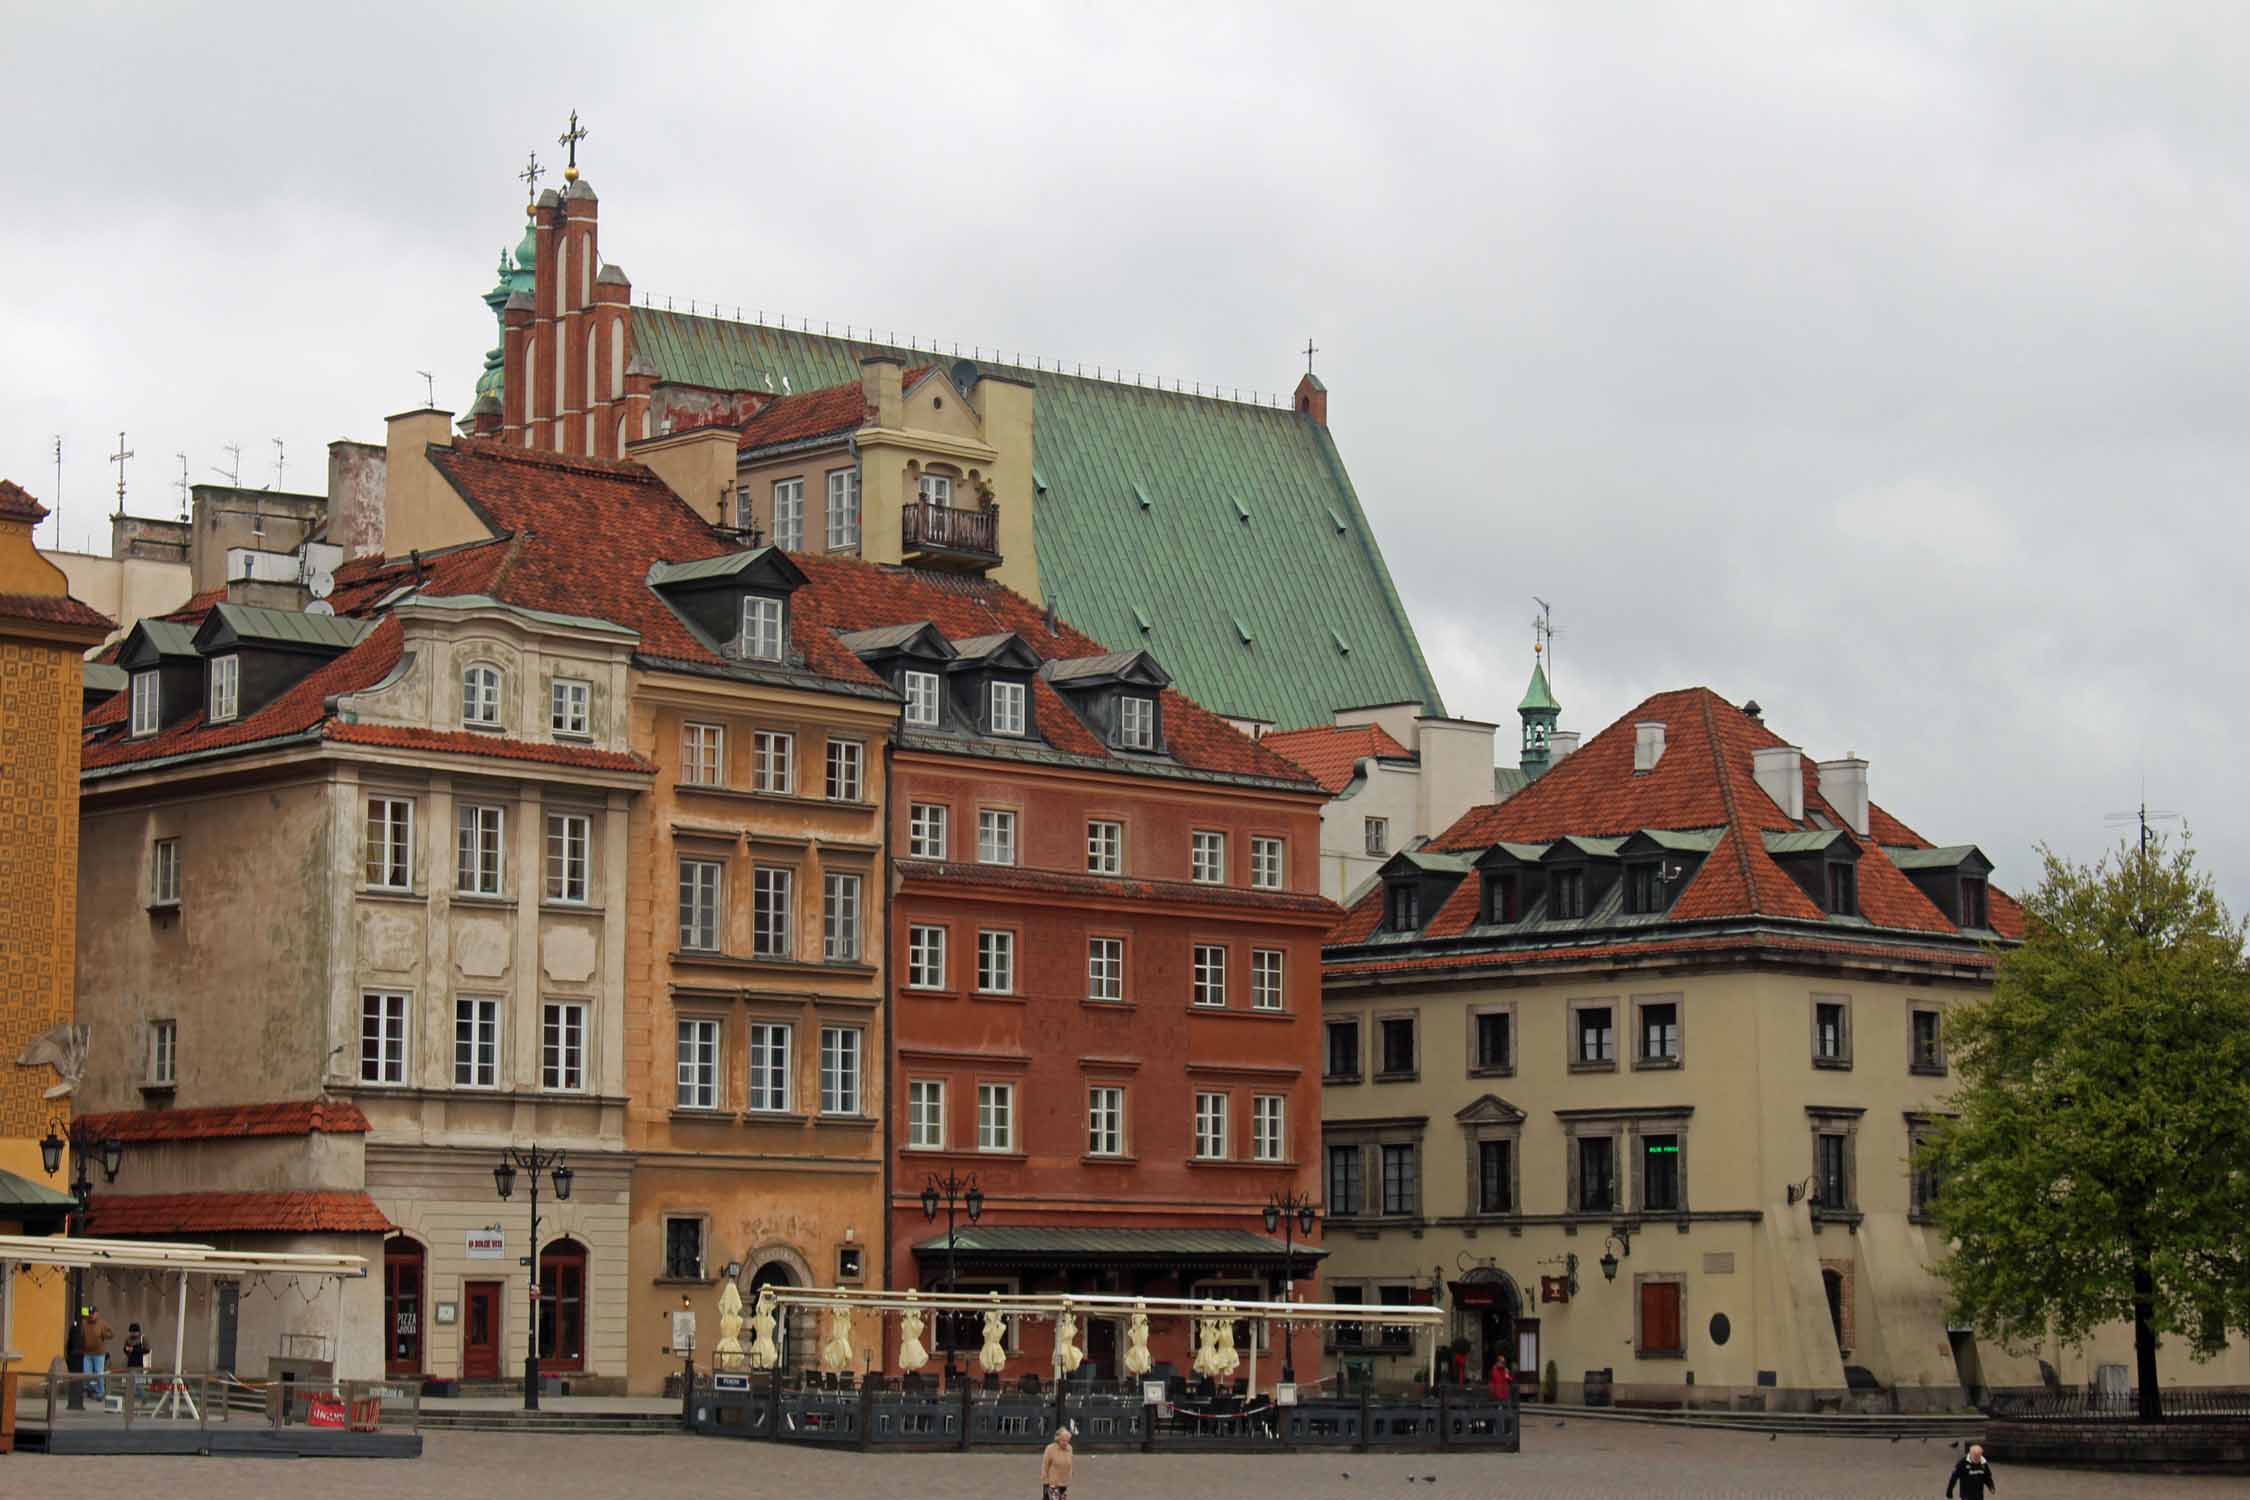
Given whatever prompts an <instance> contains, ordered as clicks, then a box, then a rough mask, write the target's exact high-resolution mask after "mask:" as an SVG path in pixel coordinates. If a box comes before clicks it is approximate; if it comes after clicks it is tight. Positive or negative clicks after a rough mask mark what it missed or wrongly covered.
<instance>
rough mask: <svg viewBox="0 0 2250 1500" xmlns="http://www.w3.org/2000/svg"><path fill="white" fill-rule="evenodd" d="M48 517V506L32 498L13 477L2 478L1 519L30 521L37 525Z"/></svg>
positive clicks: (0, 483)
mask: <svg viewBox="0 0 2250 1500" xmlns="http://www.w3.org/2000/svg"><path fill="white" fill-rule="evenodd" d="M46 519H47V507H46V506H44V505H41V504H40V503H39V502H38V501H36V500H34V499H32V498H31V495H30V493H29V492H28V491H27V490H25V489H24V487H23V486H22V485H20V484H18V483H16V482H15V481H14V480H12V479H0V521H29V522H30V523H31V524H32V525H34V526H36V525H38V524H39V523H40V522H41V521H44V520H46Z"/></svg>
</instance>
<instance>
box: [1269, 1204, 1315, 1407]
mask: <svg viewBox="0 0 2250 1500" xmlns="http://www.w3.org/2000/svg"><path fill="white" fill-rule="evenodd" d="M1319 1222H1320V1215H1319V1213H1318V1212H1317V1211H1316V1210H1315V1209H1314V1207H1313V1200H1312V1199H1310V1198H1308V1197H1306V1196H1304V1195H1303V1194H1302V1193H1299V1192H1297V1191H1295V1190H1294V1189H1292V1190H1290V1191H1289V1192H1286V1193H1279V1194H1276V1195H1274V1196H1272V1197H1270V1198H1268V1199H1267V1200H1266V1233H1268V1234H1272V1233H1273V1232H1274V1231H1276V1230H1279V1231H1280V1232H1281V1260H1282V1272H1281V1276H1282V1288H1283V1290H1282V1300H1283V1301H1285V1302H1294V1301H1296V1300H1297V1240H1298V1238H1299V1237H1300V1236H1302V1237H1303V1238H1305V1239H1308V1240H1309V1239H1311V1238H1312V1234H1313V1226H1314V1225H1316V1224H1318V1223H1319ZM1281 1378H1282V1379H1283V1380H1285V1381H1287V1382H1289V1383H1290V1384H1292V1385H1294V1384H1295V1383H1296V1380H1297V1324H1296V1320H1295V1319H1285V1320H1284V1321H1283V1322H1282V1325H1281Z"/></svg>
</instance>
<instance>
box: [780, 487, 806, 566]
mask: <svg viewBox="0 0 2250 1500" xmlns="http://www.w3.org/2000/svg"><path fill="white" fill-rule="evenodd" d="M773 544H774V545H775V546H776V547H779V548H780V549H781V550H782V551H784V552H802V551H804V550H805V482H804V481H803V480H802V479H781V480H776V481H775V482H774V487H773Z"/></svg>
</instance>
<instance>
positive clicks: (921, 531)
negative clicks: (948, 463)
mask: <svg viewBox="0 0 2250 1500" xmlns="http://www.w3.org/2000/svg"><path fill="white" fill-rule="evenodd" d="M899 549H900V551H901V552H902V553H903V554H904V555H905V556H906V557H908V558H910V559H913V560H915V561H918V562H921V563H923V564H925V565H926V566H929V567H935V568H960V569H963V570H965V571H969V572H980V573H981V572H982V571H984V570H985V569H986V568H989V567H991V566H992V565H993V564H994V563H996V562H998V561H1000V509H999V507H998V506H986V507H985V508H984V509H983V510H954V509H952V508H951V507H950V506H944V505H925V504H922V503H921V502H919V501H916V502H913V503H911V504H909V505H908V506H907V507H906V509H905V510H904V511H902V512H900V514H899Z"/></svg>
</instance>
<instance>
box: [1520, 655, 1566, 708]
mask: <svg viewBox="0 0 2250 1500" xmlns="http://www.w3.org/2000/svg"><path fill="white" fill-rule="evenodd" d="M1536 709H1547V710H1550V711H1552V712H1554V713H1558V714H1559V713H1561V712H1562V705H1561V704H1560V703H1557V702H1556V701H1555V695H1554V694H1553V693H1552V692H1551V691H1549V690H1548V687H1547V667H1546V664H1545V663H1544V662H1533V663H1532V664H1531V686H1530V687H1527V688H1525V689H1524V690H1523V702H1521V703H1519V704H1517V705H1516V712H1517V713H1519V714H1520V713H1529V712H1531V711H1533V710H1536Z"/></svg>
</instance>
